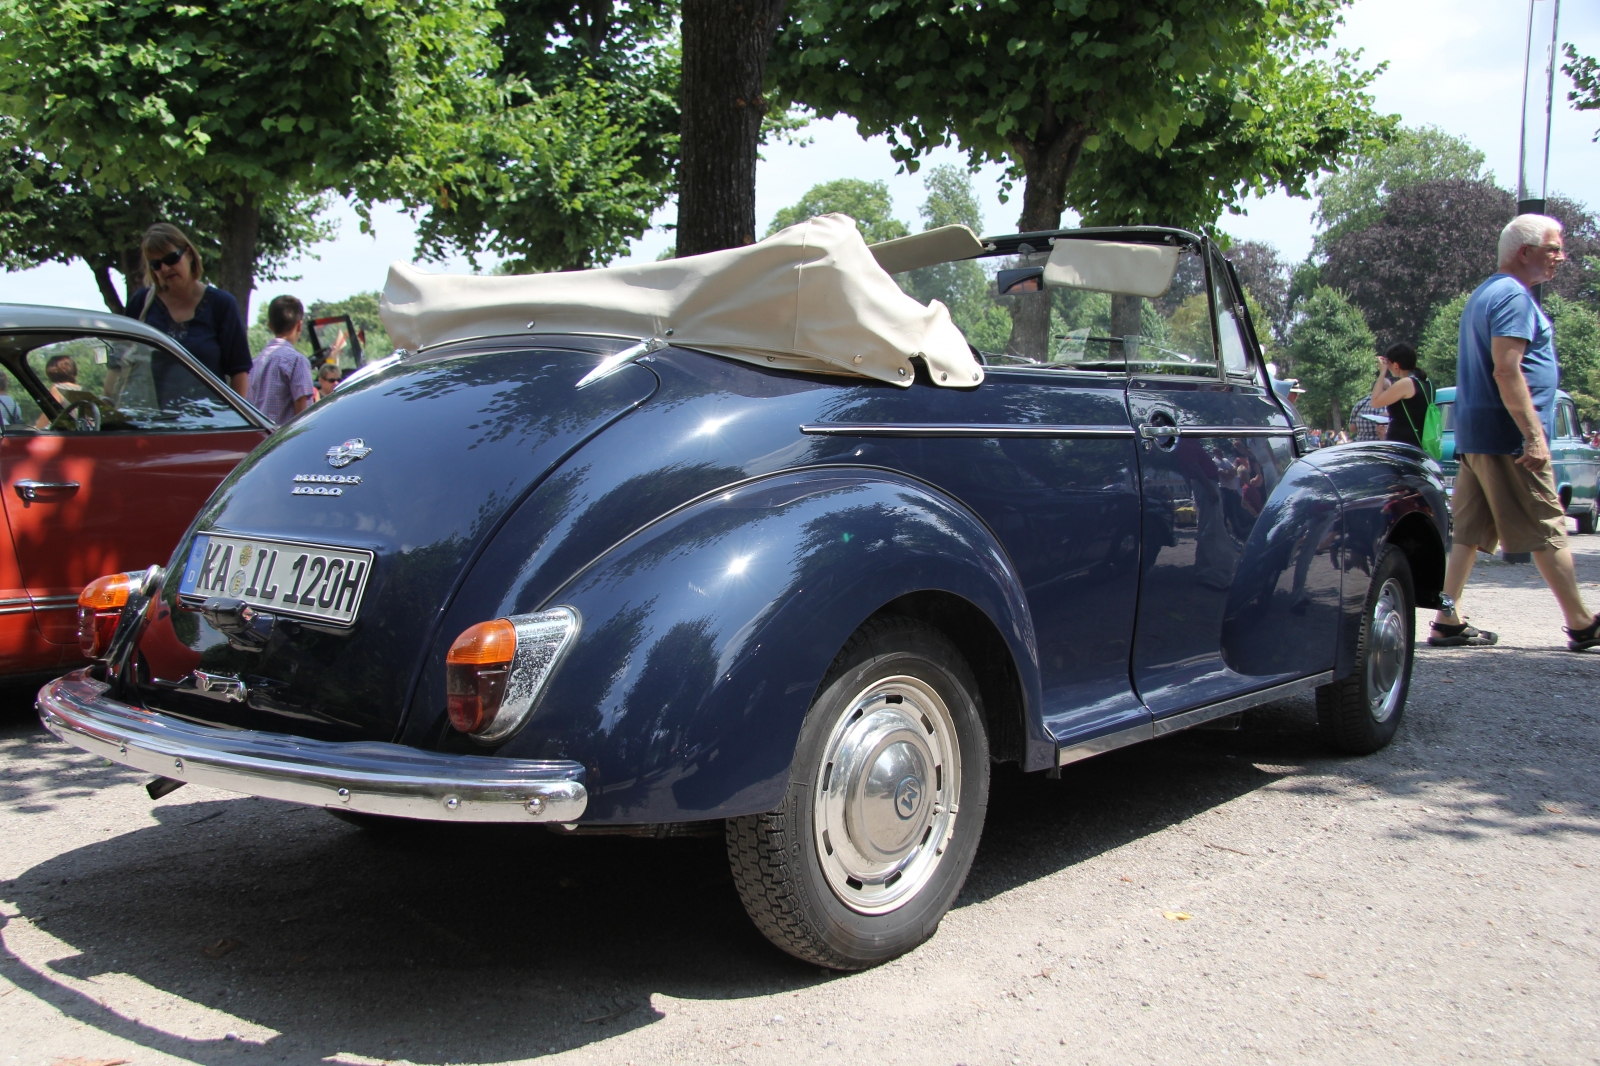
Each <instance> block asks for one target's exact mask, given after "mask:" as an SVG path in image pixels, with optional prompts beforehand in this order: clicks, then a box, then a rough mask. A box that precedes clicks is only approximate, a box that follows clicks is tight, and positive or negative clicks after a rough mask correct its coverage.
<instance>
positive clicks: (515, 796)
mask: <svg viewBox="0 0 1600 1066" xmlns="http://www.w3.org/2000/svg"><path fill="white" fill-rule="evenodd" d="M107 691H108V686H107V685H106V683H105V682H103V681H97V680H95V679H94V678H93V677H90V676H89V673H88V671H87V670H76V671H74V672H72V673H70V674H67V675H66V676H65V677H60V678H57V679H56V680H54V681H52V682H50V683H49V684H48V685H46V686H45V687H44V688H42V689H41V690H40V691H39V719H40V721H42V722H43V723H44V726H45V728H46V729H48V730H50V732H52V733H54V734H55V735H56V736H57V737H59V738H60V739H62V740H64V741H66V742H67V743H68V744H72V745H75V746H77V747H79V748H82V749H83V750H84V751H87V752H90V753H91V754H94V755H99V756H101V757H102V758H106V759H110V760H111V761H112V762H117V763H121V764H123V765H124V766H131V767H134V768H135V769H138V770H143V771H145V772H146V773H152V774H158V775H160V776H162V777H167V778H171V779H173V780H177V781H194V782H197V783H199V784H203V785H210V786H212V787H214V788H222V789H227V790H229V791H232V792H242V793H245V794H246V795H250V796H262V797H265V798H266V799H276V800H286V801H288V802H290V803H303V804H307V805H310V806H318V807H339V808H344V809H346V810H352V811H363V812H365V813H367V814H384V815H391V816H394V817H400V818H419V819H427V820H430V821H441V822H571V821H575V820H577V819H578V818H580V817H582V815H583V812H584V810H585V809H586V808H587V807H588V805H589V793H588V791H587V790H586V789H585V788H584V785H583V777H584V767H583V764H582V763H577V762H570V761H567V760H558V759H537V760H535V759H502V758H497V757H494V756H487V755H450V754H445V753H443V752H433V751H423V750H421V749H419V748H413V747H409V746H407V745H405V744H388V743H382V742H378V741H352V742H345V743H336V742H331V741H325V740H308V739H306V738H304V737H295V736H287V735H284V734H279V733H263V732H257V731H255V730H248V729H238V730H234V729H220V728H215V727H211V726H202V725H197V724H195V723H193V722H186V721H182V720H180V719H177V718H173V717H170V716H168V715H164V714H160V713H158V712H154V711H147V710H144V709H142V708H139V707H133V706H130V705H128V704H126V703H121V702H119V701H117V700H114V699H111V698H110V697H109V696H108V695H107Z"/></svg>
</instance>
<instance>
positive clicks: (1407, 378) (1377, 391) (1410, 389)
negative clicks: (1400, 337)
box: [1367, 344, 1429, 448]
mask: <svg viewBox="0 0 1600 1066" xmlns="http://www.w3.org/2000/svg"><path fill="white" fill-rule="evenodd" d="M1427 383H1428V375H1427V373H1426V372H1425V371H1422V370H1418V369H1417V351H1416V349H1415V348H1413V347H1411V345H1409V344H1393V345H1390V346H1389V350H1388V351H1386V352H1384V353H1383V354H1382V355H1380V356H1378V377H1377V379H1376V380H1375V381H1373V383H1372V395H1371V396H1369V397H1367V399H1368V400H1369V401H1370V402H1371V404H1372V406H1373V407H1374V408H1378V407H1382V408H1385V409H1387V411H1388V413H1389V433H1388V435H1387V436H1386V437H1385V438H1384V439H1386V440H1392V441H1400V442H1401V443H1404V444H1412V445H1415V446H1416V447H1418V448H1420V447H1422V423H1423V422H1424V421H1425V420H1426V419H1427V417H1428V393H1429V390H1428V387H1427Z"/></svg>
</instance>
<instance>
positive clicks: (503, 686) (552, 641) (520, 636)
mask: <svg viewBox="0 0 1600 1066" xmlns="http://www.w3.org/2000/svg"><path fill="white" fill-rule="evenodd" d="M579 626H580V620H579V618H578V612H577V611H576V610H574V609H573V608H571V607H552V608H551V609H550V610H548V611H540V612H539V613H538V614H519V615H514V616H512V617H510V618H496V619H494V620H493V621H491V622H479V623H478V624H477V625H475V626H470V627H468V628H467V629H466V630H465V631H464V632H463V633H462V634H461V635H460V636H459V637H457V638H456V640H455V643H454V644H452V645H450V652H449V654H448V655H446V656H445V698H446V700H447V701H448V709H449V711H450V724H451V726H453V727H454V728H456V729H458V730H460V731H461V732H463V733H466V734H467V735H469V736H471V737H474V738H476V739H477V740H482V741H495V740H500V739H502V738H504V737H507V736H510V735H511V734H512V733H513V732H515V731H516V729H517V727H518V726H520V725H522V723H523V721H524V720H525V719H526V718H527V717H528V715H529V714H530V713H531V712H532V711H533V708H534V705H535V704H536V703H538V701H539V694H540V692H542V691H543V689H544V685H545V682H546V681H548V680H550V676H551V675H552V674H554V673H555V670H556V667H557V666H558V665H560V663H561V657H562V656H563V655H564V654H566V650H567V648H568V647H569V646H570V645H571V644H572V640H573V638H574V637H576V636H577V635H578V629H579Z"/></svg>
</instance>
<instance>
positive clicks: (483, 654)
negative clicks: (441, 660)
mask: <svg viewBox="0 0 1600 1066" xmlns="http://www.w3.org/2000/svg"><path fill="white" fill-rule="evenodd" d="M516 654H517V627H516V626H514V625H512V624H511V623H510V622H508V621H507V620H506V619H504V618H496V619H495V620H494V621H492V622H479V623H478V624H477V625H475V626H471V627H469V628H468V629H466V630H464V631H463V632H462V634H461V635H460V636H459V637H457V638H456V642H455V643H454V644H452V645H450V654H449V655H447V656H445V661H446V662H448V663H470V664H472V665H474V666H481V665H487V664H490V663H498V664H500V665H501V666H509V665H510V664H511V660H512V659H513V658H514V657H515V656H516Z"/></svg>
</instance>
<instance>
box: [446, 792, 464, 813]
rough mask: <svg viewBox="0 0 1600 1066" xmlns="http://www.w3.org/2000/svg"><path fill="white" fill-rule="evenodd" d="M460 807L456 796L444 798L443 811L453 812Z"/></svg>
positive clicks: (459, 801)
mask: <svg viewBox="0 0 1600 1066" xmlns="http://www.w3.org/2000/svg"><path fill="white" fill-rule="evenodd" d="M460 806H461V800H460V798H459V797H457V796H446V797H445V798H444V809H445V810H447V811H453V810H455V809H456V808H458V807H460Z"/></svg>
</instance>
